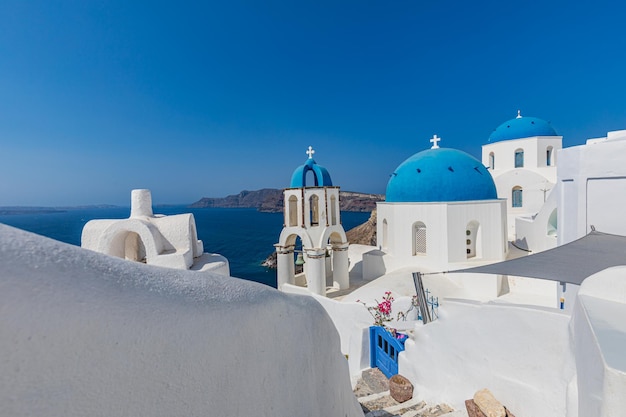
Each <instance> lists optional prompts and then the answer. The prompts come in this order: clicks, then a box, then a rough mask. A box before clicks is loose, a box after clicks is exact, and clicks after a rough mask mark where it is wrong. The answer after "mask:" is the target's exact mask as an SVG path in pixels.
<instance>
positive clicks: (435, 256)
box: [363, 135, 508, 279]
mask: <svg viewBox="0 0 626 417" xmlns="http://www.w3.org/2000/svg"><path fill="white" fill-rule="evenodd" d="M439 141H440V138H438V137H437V136H436V135H435V136H434V138H433V139H431V142H432V143H433V145H432V147H431V148H430V149H427V150H424V151H421V152H418V153H416V154H415V155H413V156H411V157H410V158H408V159H407V160H405V161H404V162H402V163H401V164H400V165H399V166H398V167H397V168H396V170H395V171H394V172H393V174H391V178H390V179H389V183H388V184H387V191H386V199H385V201H384V202H380V203H378V204H377V236H378V246H379V250H374V251H371V252H368V253H366V254H364V256H363V274H364V278H365V279H372V278H376V277H377V276H380V275H383V274H384V273H386V272H388V271H393V270H394V269H397V268H400V267H408V266H413V267H415V268H429V269H433V270H448V269H450V268H451V267H452V268H453V265H455V264H458V265H464V264H466V263H468V262H478V263H485V262H498V261H501V260H504V259H505V258H506V255H507V249H508V246H507V232H506V220H507V219H506V204H507V200H506V199H503V198H498V195H497V192H496V186H495V184H494V181H493V179H492V177H491V175H490V173H489V171H488V170H487V169H486V168H485V166H484V165H483V164H482V163H481V162H480V161H479V160H477V159H476V158H474V157H472V156H471V155H469V154H467V153H465V152H462V151H459V150H457V149H449V148H441V147H439V145H438V142H439Z"/></svg>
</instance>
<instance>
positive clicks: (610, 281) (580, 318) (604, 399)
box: [568, 266, 626, 417]
mask: <svg viewBox="0 0 626 417" xmlns="http://www.w3.org/2000/svg"><path fill="white" fill-rule="evenodd" d="M625 316H626V266H621V267H614V268H609V269H606V270H604V271H601V272H598V273H597V274H595V275H592V276H591V277H589V278H587V279H586V280H585V281H584V282H583V284H582V285H581V287H580V290H579V292H578V302H577V303H576V305H575V306H574V313H573V315H572V324H571V328H572V340H573V341H574V346H575V347H574V350H575V355H576V365H577V369H578V414H577V415H578V416H580V417H583V416H598V417H608V416H621V415H624V410H626V397H625V396H624V393H625V392H626V356H625V355H624V352H625V351H626V322H625V321H624V317H625ZM577 415H576V414H573V413H572V414H568V417H576V416H577Z"/></svg>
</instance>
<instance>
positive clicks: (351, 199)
mask: <svg viewBox="0 0 626 417" xmlns="http://www.w3.org/2000/svg"><path fill="white" fill-rule="evenodd" d="M384 199H385V196H384V195H382V194H366V193H355V192H352V191H340V192H339V209H340V210H341V211H360V212H364V211H371V210H374V209H376V202H378V201H384ZM283 205H284V202H283V191H282V190H278V189H274V188H263V189H261V190H257V191H247V190H244V191H242V192H240V193H239V194H234V195H229V196H228V197H223V198H210V197H203V198H201V199H200V200H198V201H196V202H195V203H193V204H191V205H190V206H189V207H191V208H209V207H223V208H256V209H258V210H259V211H263V212H268V213H280V212H282V211H283Z"/></svg>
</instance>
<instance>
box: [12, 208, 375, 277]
mask: <svg viewBox="0 0 626 417" xmlns="http://www.w3.org/2000/svg"><path fill="white" fill-rule="evenodd" d="M154 213H155V214H164V215H172V214H182V213H193V215H194V217H195V220H196V228H197V231H198V238H199V239H200V240H202V242H203V243H204V251H205V252H210V253H219V254H221V255H223V256H225V257H226V258H228V261H229V263H230V273H231V275H232V276H234V277H238V278H243V279H247V280H251V281H256V282H260V283H262V284H266V285H269V286H272V287H274V288H275V287H276V270H273V269H268V268H265V267H263V266H262V265H261V263H262V262H263V261H264V260H265V259H266V258H267V257H268V256H269V255H270V254H271V253H272V252H274V250H275V249H274V244H275V243H277V242H278V237H279V235H280V232H281V230H282V227H283V214H282V213H262V212H259V211H257V210H256V209H253V208H189V207H187V206H184V205H180V206H179V205H177V206H155V207H154ZM129 215H130V207H106V208H64V209H57V211H52V212H42V211H33V212H24V213H20V214H8V215H0V223H4V224H6V225H9V226H13V227H17V228H19V229H23V230H26V231H29V232H33V233H37V234H39V235H42V236H46V237H49V238H52V239H55V240H59V241H61V242H65V243H69V244H70V245H76V246H80V236H81V233H82V230H83V226H84V225H85V224H86V223H87V222H88V221H89V220H93V219H125V218H128V217H129ZM369 216H370V213H361V212H341V223H342V225H343V227H344V229H345V230H346V231H348V230H350V229H351V228H353V227H355V226H358V225H360V224H362V223H364V222H365V221H367V219H368V218H369Z"/></svg>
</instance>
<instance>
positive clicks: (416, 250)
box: [413, 222, 426, 255]
mask: <svg viewBox="0 0 626 417" xmlns="http://www.w3.org/2000/svg"><path fill="white" fill-rule="evenodd" d="M413 255H426V225H425V224H424V223H423V222H415V223H413Z"/></svg>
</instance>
